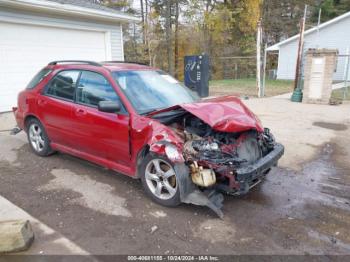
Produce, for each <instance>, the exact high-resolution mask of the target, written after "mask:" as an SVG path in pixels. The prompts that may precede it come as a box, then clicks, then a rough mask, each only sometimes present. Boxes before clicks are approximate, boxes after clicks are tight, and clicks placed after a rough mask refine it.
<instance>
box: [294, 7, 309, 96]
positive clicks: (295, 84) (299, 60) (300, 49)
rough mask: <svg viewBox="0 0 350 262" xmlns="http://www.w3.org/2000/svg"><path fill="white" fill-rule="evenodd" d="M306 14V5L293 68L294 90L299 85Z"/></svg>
mask: <svg viewBox="0 0 350 262" xmlns="http://www.w3.org/2000/svg"><path fill="white" fill-rule="evenodd" d="M306 12H307V5H305V9H304V17H303V18H302V19H301V21H300V34H299V45H298V57H297V64H296V67H295V80H294V90H295V89H297V88H298V84H299V76H300V63H301V58H302V55H303V45H304V29H305V20H306Z"/></svg>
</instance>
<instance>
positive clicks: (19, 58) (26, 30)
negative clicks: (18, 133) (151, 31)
mask: <svg viewBox="0 0 350 262" xmlns="http://www.w3.org/2000/svg"><path fill="white" fill-rule="evenodd" d="M57 1H58V0H57ZM77 4H79V5H77ZM82 4H83V5H86V6H81V5H82ZM129 21H137V19H136V18H135V17H132V16H129V15H126V14H123V13H119V12H116V11H115V10H113V9H109V8H106V7H101V6H99V5H97V4H93V3H92V2H89V1H81V0H77V1H75V0H59V2H56V0H52V1H47V0H11V1H9V0H0V112H4V111H9V110H11V108H12V107H13V106H15V105H16V99H17V93H18V92H19V91H20V90H22V89H24V88H25V86H26V85H27V83H28V82H29V81H30V79H31V78H32V77H33V75H34V74H35V73H36V72H37V71H38V70H40V69H41V68H42V67H43V66H45V65H46V64H47V63H49V62H50V61H53V60H73V59H77V60H93V61H104V60H124V53H123V37H122V27H121V23H122V22H129Z"/></svg>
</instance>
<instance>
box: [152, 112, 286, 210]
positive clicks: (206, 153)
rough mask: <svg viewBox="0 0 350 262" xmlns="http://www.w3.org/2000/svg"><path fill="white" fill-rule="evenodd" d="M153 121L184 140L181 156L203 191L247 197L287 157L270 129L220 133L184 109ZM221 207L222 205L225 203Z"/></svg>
mask: <svg viewBox="0 0 350 262" xmlns="http://www.w3.org/2000/svg"><path fill="white" fill-rule="evenodd" d="M153 118H154V119H157V120H158V121H159V122H161V123H162V124H164V125H166V126H168V127H170V128H171V129H172V130H173V131H174V132H175V133H176V134H177V135H178V136H179V137H180V138H181V139H182V140H183V146H182V152H181V153H182V156H183V158H184V160H185V163H186V165H187V166H188V167H189V173H190V177H191V182H192V183H193V184H194V185H196V186H197V188H198V189H199V190H200V191H202V192H211V194H213V192H216V193H218V192H222V193H226V194H231V195H241V194H245V193H247V192H248V191H249V189H250V188H252V187H253V186H255V185H257V184H258V183H259V182H261V181H262V179H263V178H264V177H265V175H266V174H267V173H268V172H269V171H270V168H271V166H273V165H276V164H277V160H278V159H279V158H280V157H281V155H282V154H283V146H282V145H280V144H277V143H276V142H275V139H274V137H273V135H272V134H271V133H270V131H269V129H267V128H265V129H263V132H258V131H257V130H254V129H247V130H244V131H242V132H221V131H216V130H214V129H213V128H212V127H211V126H209V125H208V124H207V123H205V122H204V121H203V120H201V119H199V118H198V117H196V116H194V115H192V114H191V113H189V112H186V111H185V110H181V109H178V110H176V111H170V112H165V113H161V114H158V115H155V116H153ZM276 144H277V145H280V146H281V147H282V149H281V150H279V152H278V153H276V155H275V156H274V154H272V151H274V149H275V147H276ZM270 153H271V154H270ZM265 162H266V163H265ZM222 199H223V198H222ZM217 205H219V206H220V205H221V206H222V203H217ZM212 209H213V208H212ZM213 210H214V209H213ZM214 211H216V212H217V210H214ZM217 213H218V214H219V212H217Z"/></svg>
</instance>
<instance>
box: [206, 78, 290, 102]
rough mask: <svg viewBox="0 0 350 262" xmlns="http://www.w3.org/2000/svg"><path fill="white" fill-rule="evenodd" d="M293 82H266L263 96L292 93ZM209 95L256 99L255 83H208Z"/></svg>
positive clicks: (245, 81) (223, 81) (237, 80)
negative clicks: (230, 95) (232, 95)
mask: <svg viewBox="0 0 350 262" xmlns="http://www.w3.org/2000/svg"><path fill="white" fill-rule="evenodd" d="M292 89H293V81H291V80H267V79H266V88H265V96H276V95H281V94H284V93H288V92H292ZM209 93H210V95H229V94H237V95H240V96H250V97H257V95H258V94H257V93H258V92H257V89H256V81H255V79H253V78H248V79H224V80H212V81H210V82H209Z"/></svg>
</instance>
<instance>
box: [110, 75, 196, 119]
mask: <svg viewBox="0 0 350 262" xmlns="http://www.w3.org/2000/svg"><path fill="white" fill-rule="evenodd" d="M113 76H114V79H115V80H116V81H117V83H118V85H119V86H120V87H121V89H122V91H123V92H124V94H125V95H126V96H127V98H128V99H129V101H130V102H131V104H132V105H133V107H134V108H135V110H136V111H137V112H138V113H139V114H147V113H149V112H152V111H155V110H159V109H163V108H168V107H171V106H174V105H178V104H184V103H190V102H193V101H195V100H197V99H198V96H196V95H195V94H194V93H193V92H191V91H190V90H189V89H187V88H186V87H185V86H183V85H182V84H180V83H179V82H178V81H177V80H176V79H174V78H173V77H171V76H170V75H168V74H166V73H164V72H162V71H118V72H114V73H113Z"/></svg>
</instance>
